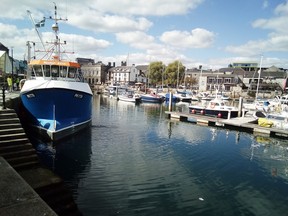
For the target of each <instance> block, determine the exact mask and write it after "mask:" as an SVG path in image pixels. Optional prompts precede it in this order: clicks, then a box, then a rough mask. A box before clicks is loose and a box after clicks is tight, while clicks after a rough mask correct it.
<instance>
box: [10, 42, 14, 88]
mask: <svg viewBox="0 0 288 216" xmlns="http://www.w3.org/2000/svg"><path fill="white" fill-rule="evenodd" d="M11 56H12V89H13V86H14V84H13V82H14V80H13V78H14V59H13V47H11Z"/></svg>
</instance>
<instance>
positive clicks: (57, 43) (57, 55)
mask: <svg viewBox="0 0 288 216" xmlns="http://www.w3.org/2000/svg"><path fill="white" fill-rule="evenodd" d="M53 3H54V10H55V12H54V17H51V16H50V17H49V18H48V19H50V20H54V22H55V23H54V24H53V25H52V30H53V31H54V34H55V41H54V46H55V47H56V50H54V53H53V54H54V56H53V58H54V59H59V60H60V59H61V58H60V57H61V56H60V55H61V51H60V45H61V43H60V38H59V36H58V32H59V26H58V21H67V20H68V19H67V18H65V19H62V18H61V17H60V18H58V17H57V6H56V3H55V2H53ZM64 44H66V41H64Z"/></svg>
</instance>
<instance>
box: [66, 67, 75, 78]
mask: <svg viewBox="0 0 288 216" xmlns="http://www.w3.org/2000/svg"><path fill="white" fill-rule="evenodd" d="M76 72H77V68H69V73H68V76H69V78H75V75H76Z"/></svg>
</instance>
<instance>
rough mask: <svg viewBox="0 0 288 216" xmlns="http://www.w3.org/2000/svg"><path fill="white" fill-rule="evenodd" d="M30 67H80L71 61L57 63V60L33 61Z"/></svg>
mask: <svg viewBox="0 0 288 216" xmlns="http://www.w3.org/2000/svg"><path fill="white" fill-rule="evenodd" d="M29 65H58V66H69V67H77V68H79V67H80V64H79V63H77V62H69V61H57V60H31V61H30V63H29Z"/></svg>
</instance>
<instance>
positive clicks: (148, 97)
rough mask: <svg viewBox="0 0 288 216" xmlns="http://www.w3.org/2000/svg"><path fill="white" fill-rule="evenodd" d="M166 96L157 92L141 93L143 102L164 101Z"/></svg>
mask: <svg viewBox="0 0 288 216" xmlns="http://www.w3.org/2000/svg"><path fill="white" fill-rule="evenodd" d="M164 100H165V98H164V97H163V96H161V95H158V94H156V93H155V92H151V93H147V94H141V102H150V103H162V102H163V101H164Z"/></svg>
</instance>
